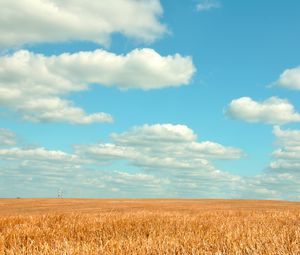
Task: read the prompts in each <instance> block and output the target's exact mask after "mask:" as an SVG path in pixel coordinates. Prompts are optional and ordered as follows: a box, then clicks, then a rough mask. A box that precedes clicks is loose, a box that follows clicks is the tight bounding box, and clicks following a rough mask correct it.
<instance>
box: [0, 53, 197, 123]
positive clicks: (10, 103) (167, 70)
mask: <svg viewBox="0 0 300 255" xmlns="http://www.w3.org/2000/svg"><path fill="white" fill-rule="evenodd" d="M194 72H195V68H194V66H193V63H192V60H191V58H190V57H182V56H180V55H179V54H176V55H174V56H166V57H163V56H160V55H159V54H158V53H156V52H155V51H154V50H151V49H141V50H134V51H132V52H130V53H128V54H127V55H115V54H113V53H110V52H107V51H104V50H96V51H93V52H79V53H74V54H62V55H59V56H50V57H47V56H44V55H41V54H35V53H31V52H28V51H25V50H22V51H18V52H16V53H14V54H13V55H11V56H3V57H1V58H0V106H3V107H6V108H9V109H12V110H14V111H16V112H18V113H19V114H21V115H22V117H23V118H24V119H25V120H30V121H36V122H64V121H65V122H69V123H74V124H90V123H92V122H112V121H113V118H112V116H110V115H109V114H106V113H101V112H100V113H94V114H86V113H85V112H84V110H83V109H81V108H78V107H76V106H74V105H73V104H72V102H70V101H68V100H65V99H63V98H62V97H63V96H64V95H66V94H68V93H72V92H78V91H82V90H86V89H88V85H89V84H90V83H93V84H95V83H96V84H99V85H103V86H116V87H118V88H120V89H128V88H140V89H145V90H147V89H158V88H163V87H171V86H180V85H182V84H188V83H189V81H190V79H191V77H192V75H193V73H194Z"/></svg>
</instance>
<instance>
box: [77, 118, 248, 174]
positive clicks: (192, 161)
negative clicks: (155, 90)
mask: <svg viewBox="0 0 300 255" xmlns="http://www.w3.org/2000/svg"><path fill="white" fill-rule="evenodd" d="M111 137H112V139H113V141H114V142H115V144H94V145H92V144H90V145H77V146H74V149H75V152H76V153H77V154H79V155H84V156H85V157H90V158H92V159H93V160H97V161H100V162H102V163H104V162H111V161H112V160H118V159H119V160H124V159H126V160H128V161H129V162H131V164H132V165H135V166H142V167H145V168H151V169H157V170H158V171H160V170H162V169H181V168H182V169H201V168H202V169H204V168H205V169H206V168H209V164H210V163H209V161H210V160H213V159H238V158H240V157H242V156H243V153H242V151H241V150H239V149H236V148H232V147H225V146H223V145H221V144H218V143H213V142H209V141H204V142H197V141H196V139H197V136H196V134H195V133H194V132H193V130H191V129H190V128H188V127H187V126H184V125H171V124H154V125H144V126H140V127H135V128H133V129H131V130H130V131H127V132H124V133H121V134H112V135H111Z"/></svg>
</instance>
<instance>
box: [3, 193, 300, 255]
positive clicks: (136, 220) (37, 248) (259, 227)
mask: <svg viewBox="0 0 300 255" xmlns="http://www.w3.org/2000/svg"><path fill="white" fill-rule="evenodd" d="M0 254H5V255H8V254H18V255H19V254H20V255H22V254H49V255H50V254H51V255H52V254H78V255H79V254H80V255H81V254H83V255H84V254H116V255H118V254H219V255H221V254H251V255H252V254H253V255H255V254H257V255H258V254H259V255H263V254H300V204H299V203H291V202H283V201H247V200H154V199H149V200H138V199H131V200H128V199H126V200H120V199H119V200H109V199H103V200H97V199H94V200H93V199H86V200H84V199H0Z"/></svg>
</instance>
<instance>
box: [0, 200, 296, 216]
mask: <svg viewBox="0 0 300 255" xmlns="http://www.w3.org/2000/svg"><path fill="white" fill-rule="evenodd" d="M219 210H223V211H224V210H225V211H228V210H234V211H243V210H248V211H249V210H255V211H257V210H259V211H270V210H273V211H282V210H283V211H286V210H299V212H300V203H298V202H287V201H272V200H269V201H264V200H262V201H260V200H220V199H0V215H25V214H27V215H28V214H44V213H71V212H72V213H100V212H138V211H152V212H154V211H159V212H190V213H197V212H203V211H219Z"/></svg>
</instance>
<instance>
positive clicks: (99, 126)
mask: <svg viewBox="0 0 300 255" xmlns="http://www.w3.org/2000/svg"><path fill="white" fill-rule="evenodd" d="M0 5H3V6H1V8H0V17H2V18H0V24H1V25H0V34H1V35H0V49H1V55H0V114H1V115H0V116H1V119H0V166H1V168H0V197H16V196H21V197H26V196H28V197H54V196H56V195H57V190H59V189H63V191H64V194H65V196H66V197H211V198H217V197H224V198H259V199H289V200H299V198H300V190H299V188H298V187H299V184H300V174H299V172H298V171H299V170H300V125H299V122H300V114H299V113H298V112H300V103H299V100H297V99H298V96H299V93H300V92H299V90H300V68H299V59H300V51H299V50H298V48H299V40H300V31H299V25H300V17H299V11H300V3H299V1H296V0H289V1H283V0H278V1H266V0H265V1H258V0H255V1H229V0H220V1H217V0H216V1H214V0H189V1H158V0H153V1H150V0H149V1H147V0H141V1H135V0H126V1H124V0H113V1H112V0H111V1H101V2H92V3H90V4H89V5H88V6H87V5H86V3H84V2H83V1H82V2H81V1H74V0H68V1H65V2H64V3H61V2H60V1H57V0H46V1H41V0H30V1H19V2H18V3H11V1H8V0H7V1H4V2H3V3H1V4H0ZM298 130H299V131H298Z"/></svg>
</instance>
